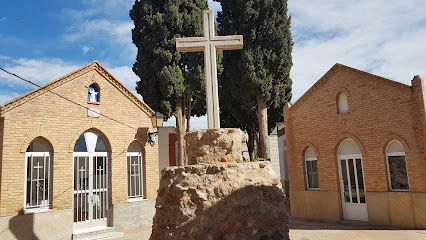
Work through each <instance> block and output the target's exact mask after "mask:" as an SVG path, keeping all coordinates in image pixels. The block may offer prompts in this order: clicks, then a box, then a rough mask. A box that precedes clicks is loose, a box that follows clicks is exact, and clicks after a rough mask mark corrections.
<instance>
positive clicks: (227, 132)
mask: <svg viewBox="0 0 426 240" xmlns="http://www.w3.org/2000/svg"><path fill="white" fill-rule="evenodd" d="M185 140H186V156H187V158H188V165H193V164H200V163H208V164H211V163H219V162H236V160H237V159H240V160H242V155H241V149H242V143H243V142H244V141H245V135H244V132H243V131H241V130H240V129H238V128H220V129H206V130H198V131H192V132H189V133H187V134H186V135H185Z"/></svg>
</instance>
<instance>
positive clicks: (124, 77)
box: [107, 66, 141, 97]
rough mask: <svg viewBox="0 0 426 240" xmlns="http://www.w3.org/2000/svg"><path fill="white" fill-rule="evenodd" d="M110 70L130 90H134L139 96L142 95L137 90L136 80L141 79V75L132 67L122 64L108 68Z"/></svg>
mask: <svg viewBox="0 0 426 240" xmlns="http://www.w3.org/2000/svg"><path fill="white" fill-rule="evenodd" d="M107 69H108V71H109V72H111V74H112V75H114V77H116V78H117V79H118V80H119V81H120V82H121V83H123V84H124V86H126V87H127V88H128V89H129V90H130V91H132V92H133V93H134V94H136V95H137V96H139V97H141V96H140V95H139V94H138V93H137V92H136V82H137V81H139V77H138V76H136V74H135V73H134V72H133V71H132V68H131V67H128V66H121V67H115V68H114V67H113V68H108V67H107Z"/></svg>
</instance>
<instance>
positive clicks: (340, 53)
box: [289, 0, 426, 101]
mask: <svg viewBox="0 0 426 240" xmlns="http://www.w3.org/2000/svg"><path fill="white" fill-rule="evenodd" d="M424 9H426V2H424V1H422V0H412V1H386V0H380V1H379V0H378V1H343V2H342V1H338V0H330V1H326V2H324V1H308V0H298V1H289V13H290V14H291V16H292V34H293V38H294V42H295V45H294V49H293V68H292V70H291V77H292V80H293V101H295V100H297V99H298V98H299V97H300V96H301V95H302V94H303V93H304V92H306V91H307V90H308V89H309V88H310V87H311V86H312V85H313V84H314V83H315V82H316V81H317V80H318V79H319V78H320V77H321V76H322V75H324V74H325V73H326V72H327V71H328V69H330V68H331V67H332V66H333V65H334V64H335V63H337V62H338V63H342V64H345V65H348V66H351V67H354V68H357V69H360V70H363V71H368V72H371V73H373V74H377V75H380V76H383V77H385V78H390V79H392V80H395V81H399V82H402V83H406V84H410V80H411V79H412V77H413V76H414V75H417V74H420V75H423V76H426V68H425V67H424V64H423V63H424V60H423V59H424V56H425V54H426V46H425V44H424V43H423V42H424V39H425V38H426V16H425V15H424V14H423V12H424Z"/></svg>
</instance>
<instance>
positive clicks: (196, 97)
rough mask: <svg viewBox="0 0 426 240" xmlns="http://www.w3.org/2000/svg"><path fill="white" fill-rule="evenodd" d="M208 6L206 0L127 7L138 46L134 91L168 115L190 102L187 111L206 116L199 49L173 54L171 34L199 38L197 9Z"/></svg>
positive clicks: (159, 0) (151, 0)
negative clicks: (194, 51)
mask: <svg viewBox="0 0 426 240" xmlns="http://www.w3.org/2000/svg"><path fill="white" fill-rule="evenodd" d="M207 8H208V7H207V1H206V0H143V1H141V0H136V1H135V4H134V5H133V8H132V10H130V14H129V15H130V18H131V19H132V20H133V21H134V24H135V28H134V29H133V30H132V39H133V43H134V44H135V45H136V47H137V48H138V54H137V57H136V62H135V63H134V65H133V72H134V73H135V74H136V75H138V76H139V78H140V81H139V82H137V87H136V90H137V92H138V93H139V94H141V95H142V97H143V100H144V101H145V102H146V103H147V104H148V105H149V106H151V107H152V108H153V109H155V110H156V111H159V112H161V113H163V114H164V115H166V116H167V117H170V116H171V115H173V113H174V112H175V111H176V107H177V106H182V105H183V106H182V107H183V108H184V111H187V109H185V107H186V104H185V101H192V111H191V115H197V116H200V115H203V114H205V78H204V69H203V68H204V67H203V64H204V61H203V53H202V52H196V53H178V52H177V51H176V37H184V36H188V37H194V36H202V34H203V28H202V11H203V10H204V9H207Z"/></svg>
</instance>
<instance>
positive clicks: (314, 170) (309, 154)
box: [305, 148, 319, 190]
mask: <svg viewBox="0 0 426 240" xmlns="http://www.w3.org/2000/svg"><path fill="white" fill-rule="evenodd" d="M305 173H306V188H307V189H310V190H318V189H319V180H318V164H317V156H316V154H315V152H314V150H313V149H312V148H308V150H306V152H305Z"/></svg>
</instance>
